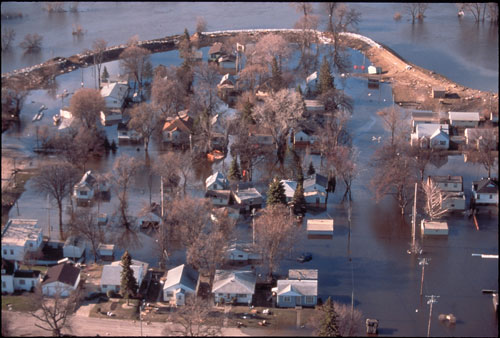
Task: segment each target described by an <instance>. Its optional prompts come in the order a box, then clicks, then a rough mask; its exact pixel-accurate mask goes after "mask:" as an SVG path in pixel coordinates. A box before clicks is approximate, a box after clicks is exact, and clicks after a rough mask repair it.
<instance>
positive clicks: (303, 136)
mask: <svg viewBox="0 0 500 338" xmlns="http://www.w3.org/2000/svg"><path fill="white" fill-rule="evenodd" d="M313 142H314V136H313V135H312V132H310V131H308V130H305V129H300V130H297V132H296V133H294V134H293V144H294V145H295V146H307V145H310V144H311V143H313Z"/></svg>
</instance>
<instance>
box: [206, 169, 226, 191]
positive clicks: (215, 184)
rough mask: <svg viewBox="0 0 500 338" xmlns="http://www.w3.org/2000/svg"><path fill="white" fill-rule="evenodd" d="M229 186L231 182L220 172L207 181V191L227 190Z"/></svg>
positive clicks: (209, 177)
mask: <svg viewBox="0 0 500 338" xmlns="http://www.w3.org/2000/svg"><path fill="white" fill-rule="evenodd" d="M228 186H229V182H228V180H227V178H226V176H225V175H224V174H223V173H221V172H220V171H217V172H215V173H213V174H212V175H210V176H208V178H207V179H206V180H205V189H206V190H226V189H227V188H228Z"/></svg>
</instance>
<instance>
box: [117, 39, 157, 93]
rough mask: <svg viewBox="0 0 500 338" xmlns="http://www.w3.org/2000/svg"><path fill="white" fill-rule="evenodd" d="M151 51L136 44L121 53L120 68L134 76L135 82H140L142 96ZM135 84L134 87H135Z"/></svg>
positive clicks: (139, 89) (139, 88)
mask: <svg viewBox="0 0 500 338" xmlns="http://www.w3.org/2000/svg"><path fill="white" fill-rule="evenodd" d="M149 54H151V52H150V51H149V50H147V49H145V48H142V47H139V46H137V45H135V44H133V45H131V46H129V47H127V48H126V49H125V50H124V51H123V52H122V53H121V54H120V68H121V69H122V70H123V71H124V72H125V74H127V75H129V76H130V77H132V78H133V79H134V81H135V84H138V86H139V87H138V91H139V95H140V96H141V97H142V85H143V81H142V80H143V75H144V68H145V65H146V62H147V61H149ZM135 84H134V89H135Z"/></svg>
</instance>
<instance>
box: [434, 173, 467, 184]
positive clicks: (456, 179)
mask: <svg viewBox="0 0 500 338" xmlns="http://www.w3.org/2000/svg"><path fill="white" fill-rule="evenodd" d="M429 179H430V180H432V181H434V182H436V183H460V184H461V183H462V182H463V177H462V176H450V175H448V176H429Z"/></svg>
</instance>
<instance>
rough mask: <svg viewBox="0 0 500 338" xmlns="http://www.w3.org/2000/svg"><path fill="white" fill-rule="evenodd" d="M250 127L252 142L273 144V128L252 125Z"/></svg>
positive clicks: (249, 132)
mask: <svg viewBox="0 0 500 338" xmlns="http://www.w3.org/2000/svg"><path fill="white" fill-rule="evenodd" d="M248 129H249V130H248V135H249V142H250V143H252V144H257V145H259V146H272V145H273V143H274V141H273V135H272V134H271V130H270V129H269V128H262V127H259V126H254V125H251V126H250V127H249V128H248Z"/></svg>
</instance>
